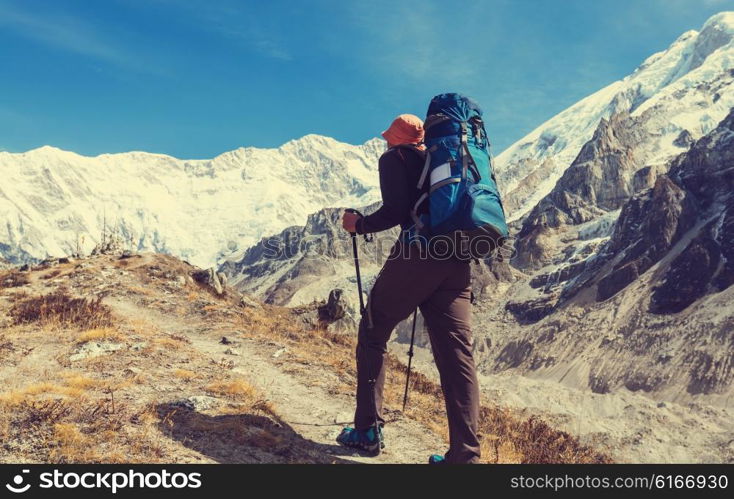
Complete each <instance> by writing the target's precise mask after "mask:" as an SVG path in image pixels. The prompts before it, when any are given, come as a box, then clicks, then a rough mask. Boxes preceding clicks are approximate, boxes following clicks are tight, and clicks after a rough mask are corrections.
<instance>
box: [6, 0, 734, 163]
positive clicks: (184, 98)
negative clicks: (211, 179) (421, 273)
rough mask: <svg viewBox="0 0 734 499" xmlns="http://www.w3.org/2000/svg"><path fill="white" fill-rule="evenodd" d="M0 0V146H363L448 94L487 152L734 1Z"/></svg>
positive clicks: (175, 151)
mask: <svg viewBox="0 0 734 499" xmlns="http://www.w3.org/2000/svg"><path fill="white" fill-rule="evenodd" d="M452 3H453V2H446V1H445V0H443V1H433V0H420V1H410V2H409V1H399V0H392V1H383V0H375V1H361V2H349V1H347V0H342V1H338V0H335V1H331V0H323V1H306V0H291V1H276V0H273V1H268V2H263V1H228V0H104V1H100V0H65V1H60V0H24V1H22V0H0V149H5V150H8V151H25V150H28V149H32V148H35V147H38V146H41V145H44V144H50V145H54V146H57V147H60V148H63V149H69V150H73V151H76V152H79V153H82V154H89V155H93V154H100V153H104V152H121V151H129V150H146V151H151V152H160V153H167V154H172V155H174V156H178V157H183V158H207V157H213V156H215V155H217V154H219V153H221V152H224V151H227V150H230V149H234V148H236V147H239V146H258V147H276V146H278V145H280V144H282V143H284V142H286V141H288V140H290V139H292V138H297V137H300V136H302V135H305V134H308V133H318V134H323V135H329V136H332V137H334V138H336V139H338V140H342V141H345V142H350V143H362V142H364V141H365V140H367V139H369V138H371V137H374V136H376V135H377V134H378V133H379V132H380V131H381V130H382V129H384V127H385V126H386V125H387V124H388V123H389V122H390V120H391V119H392V118H393V117H394V116H395V115H396V114H399V113H402V112H412V113H414V114H417V115H419V116H423V115H424V113H425V109H426V106H427V104H428V101H429V100H430V98H431V97H432V96H433V95H435V94H437V93H441V92H446V91H459V92H465V93H468V94H469V95H472V96H473V97H475V98H476V99H477V100H478V101H479V102H480V104H482V106H483V107H484V108H485V113H486V121H487V122H488V131H489V133H490V136H491V137H492V138H493V143H494V152H495V153H498V152H500V151H501V150H502V149H504V148H506V147H507V146H509V145H510V144H511V143H512V142H514V141H515V140H517V139H519V138H521V137H522V136H523V135H525V134H526V133H527V132H529V131H531V130H532V129H533V128H535V127H536V126H537V125H539V124H540V123H542V122H543V121H545V120H546V119H548V118H550V117H551V116H553V115H554V114H556V113H558V112H559V111H561V110H562V109H564V108H566V107H567V106H569V105H571V104H573V103H574V102H576V101H577V100H579V99H580V98H582V97H584V96H586V95H588V94H590V93H592V92H594V91H596V90H598V89H599V88H601V87H603V86H605V85H607V84H608V83H610V82H612V81H614V80H616V79H619V78H621V77H624V76H625V75H627V74H629V73H630V72H632V71H633V70H634V69H635V67H636V66H637V65H638V64H639V63H640V62H642V60H644V59H645V58H646V57H647V56H649V55H650V54H652V53H653V52H656V51H659V50H663V49H665V48H666V47H667V46H668V45H669V44H670V43H671V42H672V41H673V40H674V39H675V38H677V37H678V36H679V35H680V34H681V33H682V32H684V31H686V30H689V29H699V28H700V26H701V25H702V24H703V23H704V22H705V21H706V19H707V18H708V17H710V16H711V15H712V14H714V13H716V12H720V11H722V10H734V0H612V1H606V0H604V1H601V0H599V1H591V0H578V1H574V0H512V1H510V0H507V1H505V0H492V1H490V0H486V1H467V0H465V1H462V2H459V3H460V5H461V6H460V7H449V8H448V10H443V9H444V8H446V7H445V6H447V5H451V4H452Z"/></svg>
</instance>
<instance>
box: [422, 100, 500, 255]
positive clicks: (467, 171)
mask: <svg viewBox="0 0 734 499" xmlns="http://www.w3.org/2000/svg"><path fill="white" fill-rule="evenodd" d="M424 129H425V140H424V142H425V145H426V161H425V165H424V167H423V171H422V172H421V176H420V180H419V181H418V185H417V187H418V189H419V190H422V191H423V194H422V195H421V196H420V198H419V199H418V201H417V202H416V203H415V206H414V207H413V210H412V213H411V216H412V218H413V221H414V222H415V228H414V231H413V232H414V234H413V236H414V237H423V238H426V239H429V240H432V239H436V238H437V236H444V238H445V239H448V240H451V241H452V242H453V247H455V248H456V249H457V250H460V253H458V254H459V255H460V256H464V257H468V258H478V259H480V258H486V257H488V256H489V255H490V254H491V253H492V252H493V251H494V250H495V248H497V247H500V246H501V245H502V243H503V242H504V240H505V239H506V238H507V237H508V229H507V222H506V221H505V212H504V208H503V207H502V201H501V200H500V195H499V191H498V189H497V183H496V181H495V177H494V172H493V171H492V160H491V157H490V155H489V139H488V138H487V131H486V130H485V128H484V122H483V121H482V110H481V109H480V108H479V106H478V105H477V103H475V102H474V101H473V100H471V99H469V98H468V97H464V96H463V95H460V94H453V93H452V94H441V95H437V96H436V97H434V98H433V100H431V103H430V104H429V106H428V112H427V115H426V120H425V124H424ZM425 202H427V203H428V213H425V214H422V215H419V212H420V211H425V210H421V209H420V208H421V205H422V204H423V203H425ZM446 236H449V237H446ZM457 243H458V246H457Z"/></svg>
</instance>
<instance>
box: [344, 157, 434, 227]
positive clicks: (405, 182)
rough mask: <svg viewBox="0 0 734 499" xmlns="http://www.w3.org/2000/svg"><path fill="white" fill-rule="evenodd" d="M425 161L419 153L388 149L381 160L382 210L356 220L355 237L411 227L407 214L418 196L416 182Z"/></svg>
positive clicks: (411, 223)
mask: <svg viewBox="0 0 734 499" xmlns="http://www.w3.org/2000/svg"><path fill="white" fill-rule="evenodd" d="M424 160H425V158H424V156H423V153H422V152H421V151H418V150H411V149H407V148H405V147H397V148H392V149H389V150H388V151H387V152H385V153H384V154H383V155H382V156H381V157H380V162H379V172H380V192H381V193H382V206H381V207H380V208H379V209H378V210H377V211H376V212H374V213H372V214H371V215H367V216H365V217H364V218H361V219H359V220H357V227H356V229H357V233H358V234H365V233H371V232H380V231H383V230H387V229H391V228H392V227H395V226H396V225H398V224H400V226H401V227H402V228H403V229H407V228H408V227H410V226H411V225H413V219H412V218H411V216H410V212H411V210H412V209H413V206H414V205H415V202H416V201H417V200H418V197H419V196H420V192H421V191H419V190H418V188H417V184H418V179H419V178H420V176H421V171H422V170H423V162H424Z"/></svg>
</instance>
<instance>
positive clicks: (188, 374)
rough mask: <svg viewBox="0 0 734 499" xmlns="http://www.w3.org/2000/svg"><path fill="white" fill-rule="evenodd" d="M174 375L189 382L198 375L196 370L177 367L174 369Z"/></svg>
mask: <svg viewBox="0 0 734 499" xmlns="http://www.w3.org/2000/svg"><path fill="white" fill-rule="evenodd" d="M173 375H174V376H176V377H177V378H178V379H180V380H183V381H185V382H187V383H188V382H190V381H192V380H193V379H195V378H196V377H197V374H196V373H195V372H194V371H189V370H187V369H176V370H175V371H173Z"/></svg>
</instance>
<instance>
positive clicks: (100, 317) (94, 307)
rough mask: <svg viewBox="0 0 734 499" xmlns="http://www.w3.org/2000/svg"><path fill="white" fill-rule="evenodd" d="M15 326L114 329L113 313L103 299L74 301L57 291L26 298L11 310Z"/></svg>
mask: <svg viewBox="0 0 734 499" xmlns="http://www.w3.org/2000/svg"><path fill="white" fill-rule="evenodd" d="M9 314H10V317H12V318H13V322H14V323H15V324H26V323H31V322H40V323H42V324H59V325H66V326H71V325H73V326H78V327H80V328H82V329H93V328H102V327H109V326H112V324H113V321H112V310H111V309H110V308H109V307H108V306H107V305H105V304H103V303H102V298H101V297H97V298H93V299H87V298H73V297H71V296H69V295H68V294H66V293H64V292H62V291H57V292H55V293H52V294H48V295H43V296H34V297H31V298H26V299H24V300H22V301H19V302H17V303H15V304H14V305H13V306H12V307H11V309H10V312H9Z"/></svg>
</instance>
